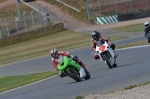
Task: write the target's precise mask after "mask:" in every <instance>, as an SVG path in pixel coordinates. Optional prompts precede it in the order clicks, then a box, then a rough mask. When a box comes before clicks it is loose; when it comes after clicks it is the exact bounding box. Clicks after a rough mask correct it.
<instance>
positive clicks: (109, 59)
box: [96, 40, 117, 69]
mask: <svg viewBox="0 0 150 99" xmlns="http://www.w3.org/2000/svg"><path fill="white" fill-rule="evenodd" d="M96 53H97V54H98V55H99V57H100V59H101V60H102V61H103V62H105V63H106V64H107V65H108V67H109V68H110V69H111V68H113V67H116V66H117V63H116V62H115V53H114V51H113V50H112V48H111V47H110V46H109V45H108V43H107V42H106V41H104V40H100V41H98V42H97V45H96Z"/></svg>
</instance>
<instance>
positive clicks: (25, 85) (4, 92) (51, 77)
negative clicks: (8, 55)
mask: <svg viewBox="0 0 150 99" xmlns="http://www.w3.org/2000/svg"><path fill="white" fill-rule="evenodd" d="M56 76H57V75H55V76H52V77H49V78H46V79H43V80H39V81H37V82H33V83H30V84H27V85H24V86H21V87H17V88H14V89H11V90H8V91H4V92H1V93H0V95H1V94H4V93H7V92H10V91H13V90H16V89H19V88H23V87H26V86H29V85H33V84H36V83H39V82H42V81H45V80H48V79H51V78H54V77H56Z"/></svg>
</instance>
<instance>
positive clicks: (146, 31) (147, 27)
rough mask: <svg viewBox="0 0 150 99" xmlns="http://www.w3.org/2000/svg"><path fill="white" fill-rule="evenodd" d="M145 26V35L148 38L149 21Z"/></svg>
mask: <svg viewBox="0 0 150 99" xmlns="http://www.w3.org/2000/svg"><path fill="white" fill-rule="evenodd" d="M144 26H145V30H144V32H145V34H144V36H145V37H146V38H147V39H148V35H147V34H148V33H149V32H150V26H149V22H144Z"/></svg>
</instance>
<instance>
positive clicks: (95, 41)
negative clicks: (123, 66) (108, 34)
mask: <svg viewBox="0 0 150 99" xmlns="http://www.w3.org/2000/svg"><path fill="white" fill-rule="evenodd" d="M98 40H103V41H106V42H107V43H108V44H109V46H110V47H111V48H112V49H113V50H115V44H113V43H112V42H111V41H110V40H109V39H107V38H105V37H102V36H101V37H100V38H99V39H98ZM91 42H92V50H93V51H95V50H96V45H97V40H93V39H92V40H91ZM115 58H116V57H115ZM94 59H96V60H97V59H100V57H99V55H97V53H95V54H94Z"/></svg>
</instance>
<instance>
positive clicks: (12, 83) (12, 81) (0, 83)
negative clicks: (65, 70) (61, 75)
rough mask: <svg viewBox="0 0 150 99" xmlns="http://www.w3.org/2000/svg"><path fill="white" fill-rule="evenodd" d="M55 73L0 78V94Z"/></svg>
mask: <svg viewBox="0 0 150 99" xmlns="http://www.w3.org/2000/svg"><path fill="white" fill-rule="evenodd" d="M56 74H57V72H56V71H49V72H43V73H35V74H30V75H23V76H8V77H0V92H4V91H7V90H10V89H14V88H17V87H20V86H23V85H27V84H30V83H33V82H36V81H39V80H41V79H45V78H48V77H51V76H54V75H56Z"/></svg>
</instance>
